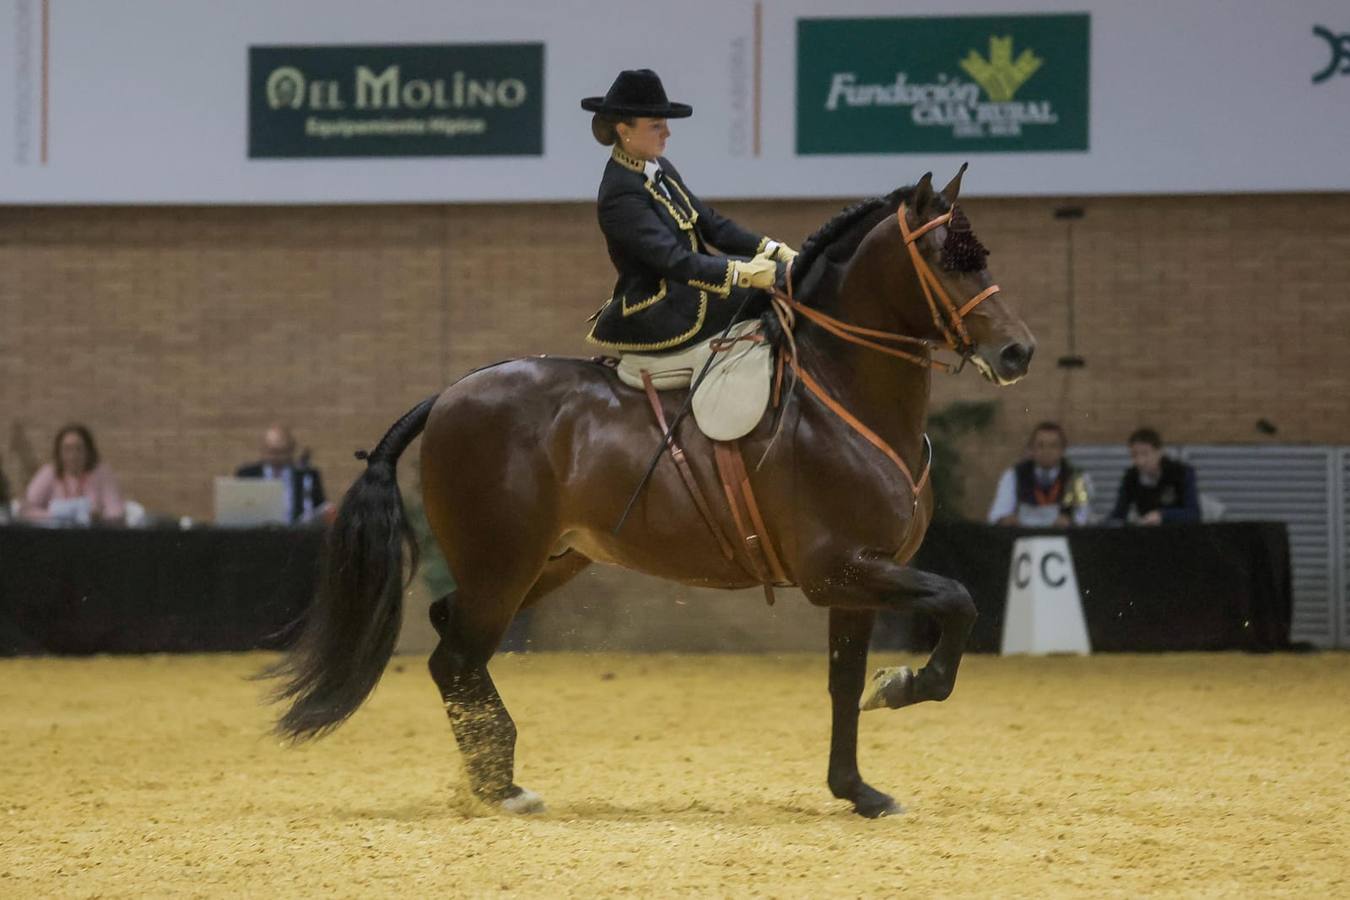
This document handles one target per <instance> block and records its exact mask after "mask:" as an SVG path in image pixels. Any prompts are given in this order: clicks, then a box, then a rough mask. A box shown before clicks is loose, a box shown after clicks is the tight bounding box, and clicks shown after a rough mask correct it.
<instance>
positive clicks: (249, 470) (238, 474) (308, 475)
mask: <svg viewBox="0 0 1350 900" xmlns="http://www.w3.org/2000/svg"><path fill="white" fill-rule="evenodd" d="M264 471H265V466H264V465H263V464H262V463H261V462H255V463H249V464H248V465H246V466H240V467H239V468H238V469H236V470H235V473H234V477H235V478H262V477H263V472H264ZM306 489H308V495H309V501H310V507H311V508H312V509H318V508H319V506H320V505H322V503H323V502H324V493H323V478H322V477H321V476H320V475H319V470H318V469H314V468H306V469H299V468H295V467H292V468H291V521H292V522H295V521H298V520H299V518H300V517H301V516H302V515H304V512H305V497H306Z"/></svg>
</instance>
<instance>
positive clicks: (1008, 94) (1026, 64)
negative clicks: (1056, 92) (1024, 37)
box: [961, 35, 1045, 103]
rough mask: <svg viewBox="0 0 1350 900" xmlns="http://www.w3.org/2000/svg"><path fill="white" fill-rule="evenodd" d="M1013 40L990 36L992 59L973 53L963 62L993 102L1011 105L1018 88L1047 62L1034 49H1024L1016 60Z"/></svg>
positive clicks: (990, 54) (963, 66) (969, 73)
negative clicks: (1032, 50)
mask: <svg viewBox="0 0 1350 900" xmlns="http://www.w3.org/2000/svg"><path fill="white" fill-rule="evenodd" d="M1012 48H1013V39H1012V38H1011V37H994V36H993V35H990V36H989V58H988V59H985V58H984V57H982V56H980V54H978V53H976V52H975V51H974V50H971V51H970V53H968V54H967V55H966V58H965V59H963V60H961V68H963V69H965V70H966V74H968V75H970V77H971V78H973V79H974V80H975V83H976V84H978V85H979V86H980V87H982V88H984V92H985V93H986V94H988V95H989V99H990V100H992V101H993V102H995V103H1007V102H1008V101H1009V100H1011V99H1012V98H1013V95H1014V94H1016V93H1017V89H1018V88H1020V87H1021V86H1022V85H1023V84H1025V83H1026V81H1027V79H1028V78H1030V77H1031V76H1032V75H1034V74H1036V70H1037V69H1039V68H1040V67H1041V64H1042V63H1044V62H1045V60H1043V59H1042V58H1041V57H1039V56H1037V55H1036V54H1035V53H1032V52H1031V51H1030V50H1023V51H1022V53H1021V55H1019V56H1018V57H1017V59H1016V60H1014V59H1013V55H1012Z"/></svg>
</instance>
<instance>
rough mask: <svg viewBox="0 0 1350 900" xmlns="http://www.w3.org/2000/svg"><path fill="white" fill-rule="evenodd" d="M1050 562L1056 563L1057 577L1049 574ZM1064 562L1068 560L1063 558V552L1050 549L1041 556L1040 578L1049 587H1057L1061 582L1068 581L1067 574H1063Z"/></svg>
mask: <svg viewBox="0 0 1350 900" xmlns="http://www.w3.org/2000/svg"><path fill="white" fill-rule="evenodd" d="M1052 562H1053V563H1056V564H1057V565H1058V567H1059V578H1053V577H1051V575H1050V564H1051V563H1052ZM1066 562H1068V560H1066V559H1065V558H1064V554H1063V553H1060V552H1058V551H1056V550H1051V551H1050V552H1049V553H1047V554H1045V555H1044V556H1042V557H1041V580H1042V581H1044V582H1045V583H1046V584H1048V585H1050V586H1051V587H1059V586H1060V585H1061V584H1063V583H1064V582H1066V581H1068V580H1069V576H1067V575H1065V574H1064V569H1065V563H1066Z"/></svg>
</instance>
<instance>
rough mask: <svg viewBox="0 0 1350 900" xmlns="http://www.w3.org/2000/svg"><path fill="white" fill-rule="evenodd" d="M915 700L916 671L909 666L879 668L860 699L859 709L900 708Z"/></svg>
mask: <svg viewBox="0 0 1350 900" xmlns="http://www.w3.org/2000/svg"><path fill="white" fill-rule="evenodd" d="M913 702H914V672H913V670H911V669H910V667H909V666H897V667H895V668H893V669H877V671H876V673H875V674H873V676H872V681H871V683H870V684H868V685H867V690H866V691H864V692H863V695H862V699H861V700H859V701H858V709H860V710H862V711H863V712H866V711H867V710H869V709H881V708H882V707H886V708H888V709H899V708H900V707H902V706H908V705H909V704H911V703H913Z"/></svg>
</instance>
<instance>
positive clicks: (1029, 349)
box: [994, 341, 1036, 383]
mask: <svg viewBox="0 0 1350 900" xmlns="http://www.w3.org/2000/svg"><path fill="white" fill-rule="evenodd" d="M1035 352H1036V345H1035V344H1023V343H1021V342H1020V341H1012V342H1011V343H1008V344H1004V345H1003V349H1002V350H1000V351H999V352H998V359H997V362H996V363H995V365H994V368H995V372H996V374H997V375H998V376H999V380H1001V381H1003V382H1005V383H1006V382H1010V381H1016V380H1017V379H1019V378H1021V377H1022V376H1023V375H1025V374H1027V369H1028V368H1029V367H1030V366H1031V357H1032V355H1033V354H1034V353H1035Z"/></svg>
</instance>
